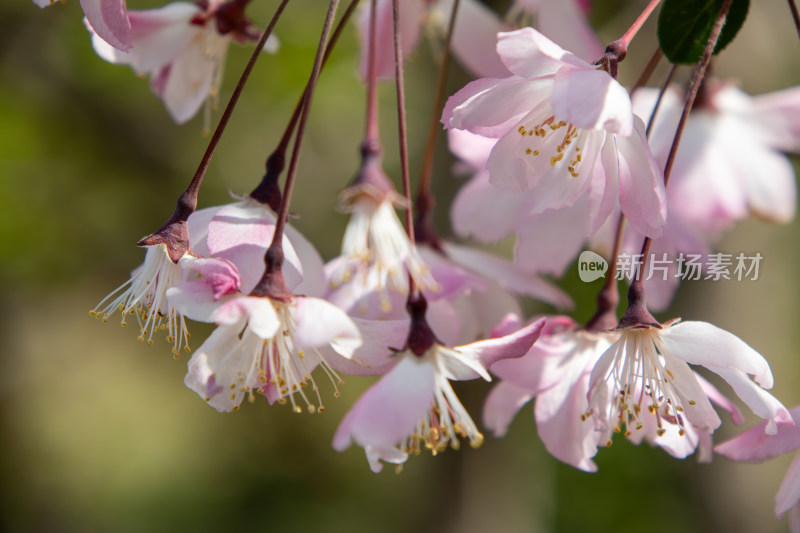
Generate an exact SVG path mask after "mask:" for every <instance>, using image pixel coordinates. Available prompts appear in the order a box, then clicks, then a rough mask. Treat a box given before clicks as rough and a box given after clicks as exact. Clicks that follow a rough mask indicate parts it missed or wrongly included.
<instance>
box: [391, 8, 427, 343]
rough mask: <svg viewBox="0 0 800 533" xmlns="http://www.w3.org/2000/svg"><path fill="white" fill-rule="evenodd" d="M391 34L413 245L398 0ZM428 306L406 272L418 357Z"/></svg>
mask: <svg viewBox="0 0 800 533" xmlns="http://www.w3.org/2000/svg"><path fill="white" fill-rule="evenodd" d="M392 30H393V31H392V33H393V34H394V37H393V40H394V70H395V72H394V73H395V84H396V88H397V124H398V128H399V140H400V169H401V173H402V177H403V197H405V199H406V203H407V205H406V232H408V240H409V241H411V246H412V247H414V246H416V245H417V244H416V240H415V238H414V218H413V213H412V205H411V177H410V174H409V171H408V138H407V134H406V101H405V90H404V89H403V52H402V50H401V48H400V6H399V0H392ZM427 309H428V302H427V301H426V300H425V296H424V295H423V294H422V291H420V290H419V287H418V286H417V283H416V282H415V281H414V277H413V276H412V275H411V273H409V275H408V299H407V300H406V310H407V311H408V314H409V317H410V318H411V324H410V325H409V328H408V338H407V340H406V347H407V348H408V349H410V350H411V351H412V352H413V353H414V354H415V355H417V356H418V357H422V355H424V354H425V352H427V350H428V349H429V348H430V347H431V346H433V343H434V342H436V336H435V335H434V334H433V331H432V330H431V328H430V326H429V325H428V321H427V320H426V318H425V313H426V311H427Z"/></svg>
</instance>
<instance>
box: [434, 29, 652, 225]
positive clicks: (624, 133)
mask: <svg viewBox="0 0 800 533" xmlns="http://www.w3.org/2000/svg"><path fill="white" fill-rule="evenodd" d="M497 52H498V54H499V55H500V58H501V59H502V60H503V62H504V64H505V65H506V67H507V68H508V69H509V70H510V71H511V72H512V75H511V76H509V77H507V78H500V79H481V80H477V81H474V82H472V83H470V84H468V85H467V86H466V87H465V88H463V89H462V90H461V91H459V92H458V93H456V94H455V95H454V96H452V97H451V98H450V99H449V100H448V102H447V105H446V106H445V110H444V113H443V116H442V122H443V123H444V124H445V125H446V126H447V127H449V128H457V129H466V130H469V131H472V132H473V133H478V134H481V135H486V136H489V137H499V140H498V142H497V144H496V145H495V146H494V148H493V149H492V151H491V154H490V156H489V160H488V162H487V168H488V170H489V172H490V176H491V177H490V181H491V182H492V184H494V185H496V186H499V187H506V188H510V189H512V190H515V191H523V190H530V191H531V193H532V194H533V195H535V196H533V198H532V201H531V204H530V209H531V211H530V214H532V215H535V214H539V213H543V212H544V211H546V210H548V209H559V208H563V207H568V206H571V205H573V204H575V202H576V201H578V199H579V198H581V197H582V196H586V198H587V207H588V209H587V218H588V221H589V222H588V224H587V226H588V228H589V231H590V233H594V232H595V231H596V230H597V229H598V228H599V227H600V225H601V224H602V223H603V222H604V221H605V219H606V218H607V217H608V215H609V214H610V213H611V211H612V210H613V209H614V207H615V205H617V203H619V205H620V206H621V208H622V211H623V213H625V216H626V217H627V218H628V220H629V221H630V223H631V225H632V226H633V227H634V228H636V229H637V230H638V231H640V232H642V233H644V234H645V235H648V236H651V237H657V236H659V235H660V234H661V229H662V227H663V225H664V221H665V219H666V201H665V195H664V185H663V179H662V177H661V172H660V170H659V169H658V166H657V164H656V162H655V160H654V159H653V157H652V155H651V154H650V151H649V149H648V147H647V142H646V140H645V136H644V126H643V124H642V121H641V120H640V119H639V118H637V117H635V116H634V115H633V113H632V110H631V101H630V98H629V97H628V94H627V92H626V91H625V89H624V88H623V87H622V86H621V85H620V84H619V83H617V82H616V80H614V79H613V78H612V77H611V76H610V75H609V74H608V73H607V72H605V71H603V70H599V69H598V68H597V67H596V66H595V65H590V64H589V63H586V62H585V61H583V60H582V59H579V58H578V57H576V56H574V55H572V54H570V53H569V52H566V51H564V50H562V49H561V48H560V47H559V46H557V45H556V44H555V43H553V42H552V41H550V40H549V39H547V38H546V37H544V36H543V35H542V34H540V33H539V32H537V31H536V30H533V29H531V28H524V29H522V30H518V31H515V32H510V33H501V34H500V35H499V40H498V43H497Z"/></svg>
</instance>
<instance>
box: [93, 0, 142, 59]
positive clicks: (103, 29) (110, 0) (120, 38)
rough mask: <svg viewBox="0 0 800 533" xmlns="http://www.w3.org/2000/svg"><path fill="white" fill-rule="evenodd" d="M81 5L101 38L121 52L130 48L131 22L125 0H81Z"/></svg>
mask: <svg viewBox="0 0 800 533" xmlns="http://www.w3.org/2000/svg"><path fill="white" fill-rule="evenodd" d="M81 7H82V8H83V12H84V13H85V14H86V20H88V21H89V24H90V25H91V26H92V29H93V30H94V31H95V32H96V33H97V35H98V36H100V38H101V39H103V40H104V41H105V42H107V43H108V44H110V45H111V46H113V47H114V48H117V49H118V50H122V51H123V52H127V51H128V50H130V49H131V45H132V43H131V23H130V21H129V20H128V11H127V9H126V7H125V0H81Z"/></svg>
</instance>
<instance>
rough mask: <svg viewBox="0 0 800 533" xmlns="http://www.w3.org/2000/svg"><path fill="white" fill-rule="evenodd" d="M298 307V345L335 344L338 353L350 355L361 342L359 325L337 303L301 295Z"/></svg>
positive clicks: (296, 333)
mask: <svg viewBox="0 0 800 533" xmlns="http://www.w3.org/2000/svg"><path fill="white" fill-rule="evenodd" d="M295 309H296V312H295V330H294V340H295V343H296V345H297V347H298V348H300V349H308V348H317V347H320V346H325V345H327V344H331V345H332V347H333V349H334V350H336V352H337V353H339V354H341V355H344V356H346V357H347V356H350V355H352V353H353V351H354V350H355V349H356V348H358V347H359V346H361V334H360V333H359V331H358V328H357V327H356V325H355V324H354V323H353V321H352V320H351V319H350V317H348V316H347V314H345V312H344V311H342V310H341V309H339V308H338V307H336V306H335V305H333V304H331V303H329V302H326V301H325V300H322V299H320V298H312V297H304V296H299V297H297V299H296V300H295Z"/></svg>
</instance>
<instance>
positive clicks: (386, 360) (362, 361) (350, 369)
mask: <svg viewBox="0 0 800 533" xmlns="http://www.w3.org/2000/svg"><path fill="white" fill-rule="evenodd" d="M352 320H353V322H354V323H355V324H356V326H357V327H358V330H359V331H360V333H361V340H362V344H361V346H359V347H358V348H357V349H356V350H354V351H353V353H352V354H350V355H349V356H347V357H344V356H342V355H339V354H336V355H337V356H338V357H336V358H330V357H326V361H327V362H328V364H330V365H331V367H333V369H334V370H336V371H337V372H341V373H343V374H347V375H349V376H379V375H383V374H385V373H386V372H388V371H389V370H390V369H391V368H392V367H393V366H394V365H395V363H396V357H395V356H396V352H397V351H398V350H401V349H402V348H403V346H405V343H406V338H407V337H408V325H409V322H408V320H407V319H404V320H362V319H359V318H353V319H352ZM331 351H332V352H333V350H331ZM334 353H335V352H334Z"/></svg>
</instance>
